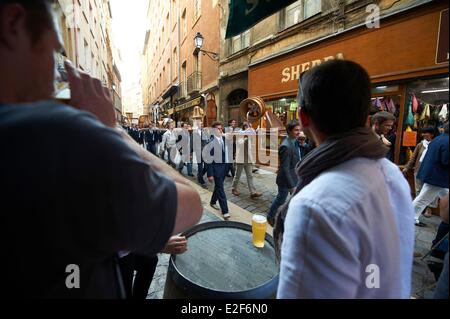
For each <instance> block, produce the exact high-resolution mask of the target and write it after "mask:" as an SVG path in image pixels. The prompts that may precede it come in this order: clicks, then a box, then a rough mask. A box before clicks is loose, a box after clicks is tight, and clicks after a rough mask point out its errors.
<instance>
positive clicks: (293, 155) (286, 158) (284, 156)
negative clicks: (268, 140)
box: [267, 121, 301, 226]
mask: <svg viewBox="0 0 450 319" xmlns="http://www.w3.org/2000/svg"><path fill="white" fill-rule="evenodd" d="M286 130H287V134H288V136H287V137H286V139H285V140H284V141H283V143H282V144H281V146H280V148H279V150H278V155H279V158H280V163H279V165H280V166H279V169H278V174H277V180H276V183H277V185H278V195H277V197H276V198H275V200H274V201H273V203H272V206H271V207H270V210H269V213H268V214H267V221H268V223H269V224H270V225H271V226H273V225H274V222H275V215H276V213H277V211H278V208H280V206H281V205H283V204H284V202H285V201H286V199H287V197H288V195H289V193H291V194H292V193H293V192H294V190H295V186H297V182H298V178H297V174H296V173H295V167H296V166H297V163H298V162H299V161H300V159H301V149H300V145H299V143H298V142H297V139H298V138H299V136H300V124H299V123H298V122H297V121H291V122H289V123H288V124H287V125H286Z"/></svg>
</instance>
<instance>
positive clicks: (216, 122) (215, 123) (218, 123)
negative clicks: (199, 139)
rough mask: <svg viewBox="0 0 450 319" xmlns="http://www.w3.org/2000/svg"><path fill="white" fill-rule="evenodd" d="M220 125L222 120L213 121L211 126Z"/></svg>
mask: <svg viewBox="0 0 450 319" xmlns="http://www.w3.org/2000/svg"><path fill="white" fill-rule="evenodd" d="M219 125H222V122H220V121H215V122H213V123H212V124H211V127H213V128H217V127H218V126H219ZM222 126H223V125H222Z"/></svg>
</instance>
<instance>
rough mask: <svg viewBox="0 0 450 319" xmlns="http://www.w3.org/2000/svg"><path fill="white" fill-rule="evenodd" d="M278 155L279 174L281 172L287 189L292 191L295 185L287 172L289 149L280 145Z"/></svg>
mask: <svg viewBox="0 0 450 319" xmlns="http://www.w3.org/2000/svg"><path fill="white" fill-rule="evenodd" d="M279 154H280V173H281V172H282V174H283V175H284V176H285V178H286V183H287V185H288V188H289V189H292V188H294V187H295V183H294V181H293V180H292V176H291V173H290V171H289V166H290V164H291V163H290V158H289V157H290V151H289V148H288V147H287V146H285V145H281V146H280V150H279Z"/></svg>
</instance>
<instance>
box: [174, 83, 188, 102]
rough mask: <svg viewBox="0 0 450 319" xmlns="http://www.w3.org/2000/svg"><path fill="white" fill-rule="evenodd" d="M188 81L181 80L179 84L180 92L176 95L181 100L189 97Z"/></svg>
mask: <svg viewBox="0 0 450 319" xmlns="http://www.w3.org/2000/svg"><path fill="white" fill-rule="evenodd" d="M187 95H188V94H187V82H181V83H180V85H179V86H178V92H177V94H176V95H175V97H176V99H177V100H181V99H183V98H186V97H187Z"/></svg>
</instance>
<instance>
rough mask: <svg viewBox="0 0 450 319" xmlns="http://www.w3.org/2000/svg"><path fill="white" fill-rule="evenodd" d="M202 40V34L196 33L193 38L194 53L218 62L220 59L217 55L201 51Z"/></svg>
mask: <svg viewBox="0 0 450 319" xmlns="http://www.w3.org/2000/svg"><path fill="white" fill-rule="evenodd" d="M203 40H204V38H203V36H202V34H201V33H200V32H197V34H196V35H195V38H194V43H195V51H196V52H197V53H198V52H202V53H203V54H205V55H207V56H208V57H209V58H210V59H211V60H214V61H219V59H220V57H219V53H215V52H211V51H206V50H202V46H203Z"/></svg>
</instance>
